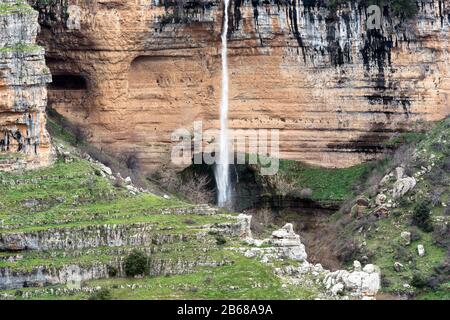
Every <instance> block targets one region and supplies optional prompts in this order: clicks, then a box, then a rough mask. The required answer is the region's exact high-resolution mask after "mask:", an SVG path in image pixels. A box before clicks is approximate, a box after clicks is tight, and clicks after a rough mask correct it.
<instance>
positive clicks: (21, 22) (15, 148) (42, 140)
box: [0, 0, 51, 171]
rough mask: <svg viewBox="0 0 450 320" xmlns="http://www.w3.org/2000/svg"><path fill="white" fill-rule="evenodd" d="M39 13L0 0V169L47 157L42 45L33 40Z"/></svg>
mask: <svg viewBox="0 0 450 320" xmlns="http://www.w3.org/2000/svg"><path fill="white" fill-rule="evenodd" d="M38 29H39V24H38V13H37V12H36V11H34V10H33V9H32V8H31V7H30V6H28V5H26V4H24V3H23V2H21V1H14V0H0V171H1V170H14V169H20V168H25V167H27V168H33V167H37V166H42V165H46V164H48V163H49V162H50V158H51V152H50V150H51V147H50V140H49V136H48V133H47V131H46V129H45V124H46V118H45V107H46V104H47V90H46V84H47V83H48V82H50V81H51V75H50V71H49V69H48V68H47V67H46V66H45V60H44V49H43V48H41V47H39V46H36V45H35V39H36V35H37V33H38Z"/></svg>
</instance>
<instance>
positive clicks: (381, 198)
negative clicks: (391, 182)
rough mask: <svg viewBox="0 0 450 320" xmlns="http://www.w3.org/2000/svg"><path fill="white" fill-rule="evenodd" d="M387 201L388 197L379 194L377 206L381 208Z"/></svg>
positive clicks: (376, 201) (376, 200)
mask: <svg viewBox="0 0 450 320" xmlns="http://www.w3.org/2000/svg"><path fill="white" fill-rule="evenodd" d="M386 199H387V197H386V195H385V194H383V193H380V194H378V195H377V197H376V198H375V204H376V205H377V206H381V205H383V204H384V203H385V202H386Z"/></svg>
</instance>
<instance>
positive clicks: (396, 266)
mask: <svg viewBox="0 0 450 320" xmlns="http://www.w3.org/2000/svg"><path fill="white" fill-rule="evenodd" d="M394 270H395V271H397V272H401V271H402V270H403V265H402V264H401V263H400V262H395V263H394Z"/></svg>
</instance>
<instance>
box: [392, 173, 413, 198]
mask: <svg viewBox="0 0 450 320" xmlns="http://www.w3.org/2000/svg"><path fill="white" fill-rule="evenodd" d="M416 183H417V181H416V179H415V178H413V177H406V178H402V179H398V180H397V181H396V182H395V183H394V189H393V190H392V196H393V197H394V199H398V198H400V197H403V196H404V195H405V194H407V193H408V192H409V191H411V190H412V189H414V187H415V186H416Z"/></svg>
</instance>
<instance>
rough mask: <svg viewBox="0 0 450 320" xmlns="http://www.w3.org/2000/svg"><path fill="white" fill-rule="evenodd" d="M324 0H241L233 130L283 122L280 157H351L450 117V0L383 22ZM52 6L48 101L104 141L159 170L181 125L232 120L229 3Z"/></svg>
mask: <svg viewBox="0 0 450 320" xmlns="http://www.w3.org/2000/svg"><path fill="white" fill-rule="evenodd" d="M323 2H324V1H309V0H308V1H307V0H286V1H280V0H270V1H256V0H255V1H250V0H233V1H231V4H230V14H231V20H230V26H229V28H230V32H229V34H230V39H229V70H230V114H229V119H230V128H232V129H255V128H276V129H279V130H280V148H281V157H283V158H288V159H293V160H301V161H305V162H308V163H312V164H320V165H325V166H329V167H336V166H339V167H343V166H351V165H354V164H357V163H360V162H361V161H365V160H370V159H374V158H377V157H378V156H379V155H380V154H382V153H383V150H384V149H383V142H384V141H385V140H386V139H388V138H389V137H391V136H392V135H393V134H395V133H396V132H400V131H405V130H414V129H415V124H416V122H417V121H433V120H437V119H441V118H442V117H445V116H446V115H448V114H449V100H448V99H449V95H450V64H449V45H448V43H449V37H450V34H449V30H450V29H449V23H450V1H449V0H431V1H426V0H423V1H416V4H417V5H416V6H417V13H416V14H415V16H414V17H412V18H411V19H407V20H405V19H403V20H402V19H399V17H398V16H396V15H395V14H393V13H392V12H390V11H389V10H388V9H386V8H383V18H382V21H381V28H380V29H379V30H367V27H366V24H367V19H368V16H369V13H368V12H367V8H366V7H365V6H362V5H359V4H358V1H349V2H346V3H343V2H342V3H341V5H340V6H339V7H338V8H336V9H335V10H334V11H330V10H329V8H327V7H326V6H324V5H323ZM51 3H52V4H50V5H40V6H38V7H39V9H40V12H41V17H40V21H41V25H42V26H43V28H42V31H43V32H42V33H41V35H40V38H41V40H42V43H43V44H45V46H46V48H47V52H48V58H49V60H48V65H49V67H50V69H51V70H52V73H53V74H54V75H57V76H58V77H60V80H61V81H58V83H56V84H54V85H53V87H52V88H51V90H50V94H49V100H50V103H51V105H52V107H54V108H55V109H57V110H58V111H59V112H60V113H62V114H63V115H64V116H66V117H67V118H69V119H70V120H72V121H74V122H76V123H79V124H81V125H83V126H84V127H85V129H86V130H87V131H88V132H89V133H90V138H91V141H92V142H93V143H94V144H96V145H97V146H100V147H104V148H107V149H110V150H112V151H114V152H117V153H122V152H130V151H133V152H135V153H136V154H137V155H138V158H139V161H140V162H141V165H142V167H143V168H144V169H148V170H151V169H153V168H155V167H158V166H160V165H164V164H168V163H170V153H171V147H172V142H171V133H172V132H173V131H174V130H176V129H178V128H187V129H191V128H192V122H193V121H195V120H202V121H203V127H204V129H209V128H218V127H219V101H220V70H221V69H220V34H221V30H222V21H223V17H222V15H223V1H221V0H212V1H203V0H202V1H200V0H199V1H185V2H183V1H181V2H180V1H178V2H174V1H162V0H161V1H157V0H140V1H134V0H126V1H114V0H102V1H87V0H54V1H52V2H51ZM177 3H182V4H184V5H176V4H177ZM174 4H175V5H174ZM74 84H77V85H74Z"/></svg>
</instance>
